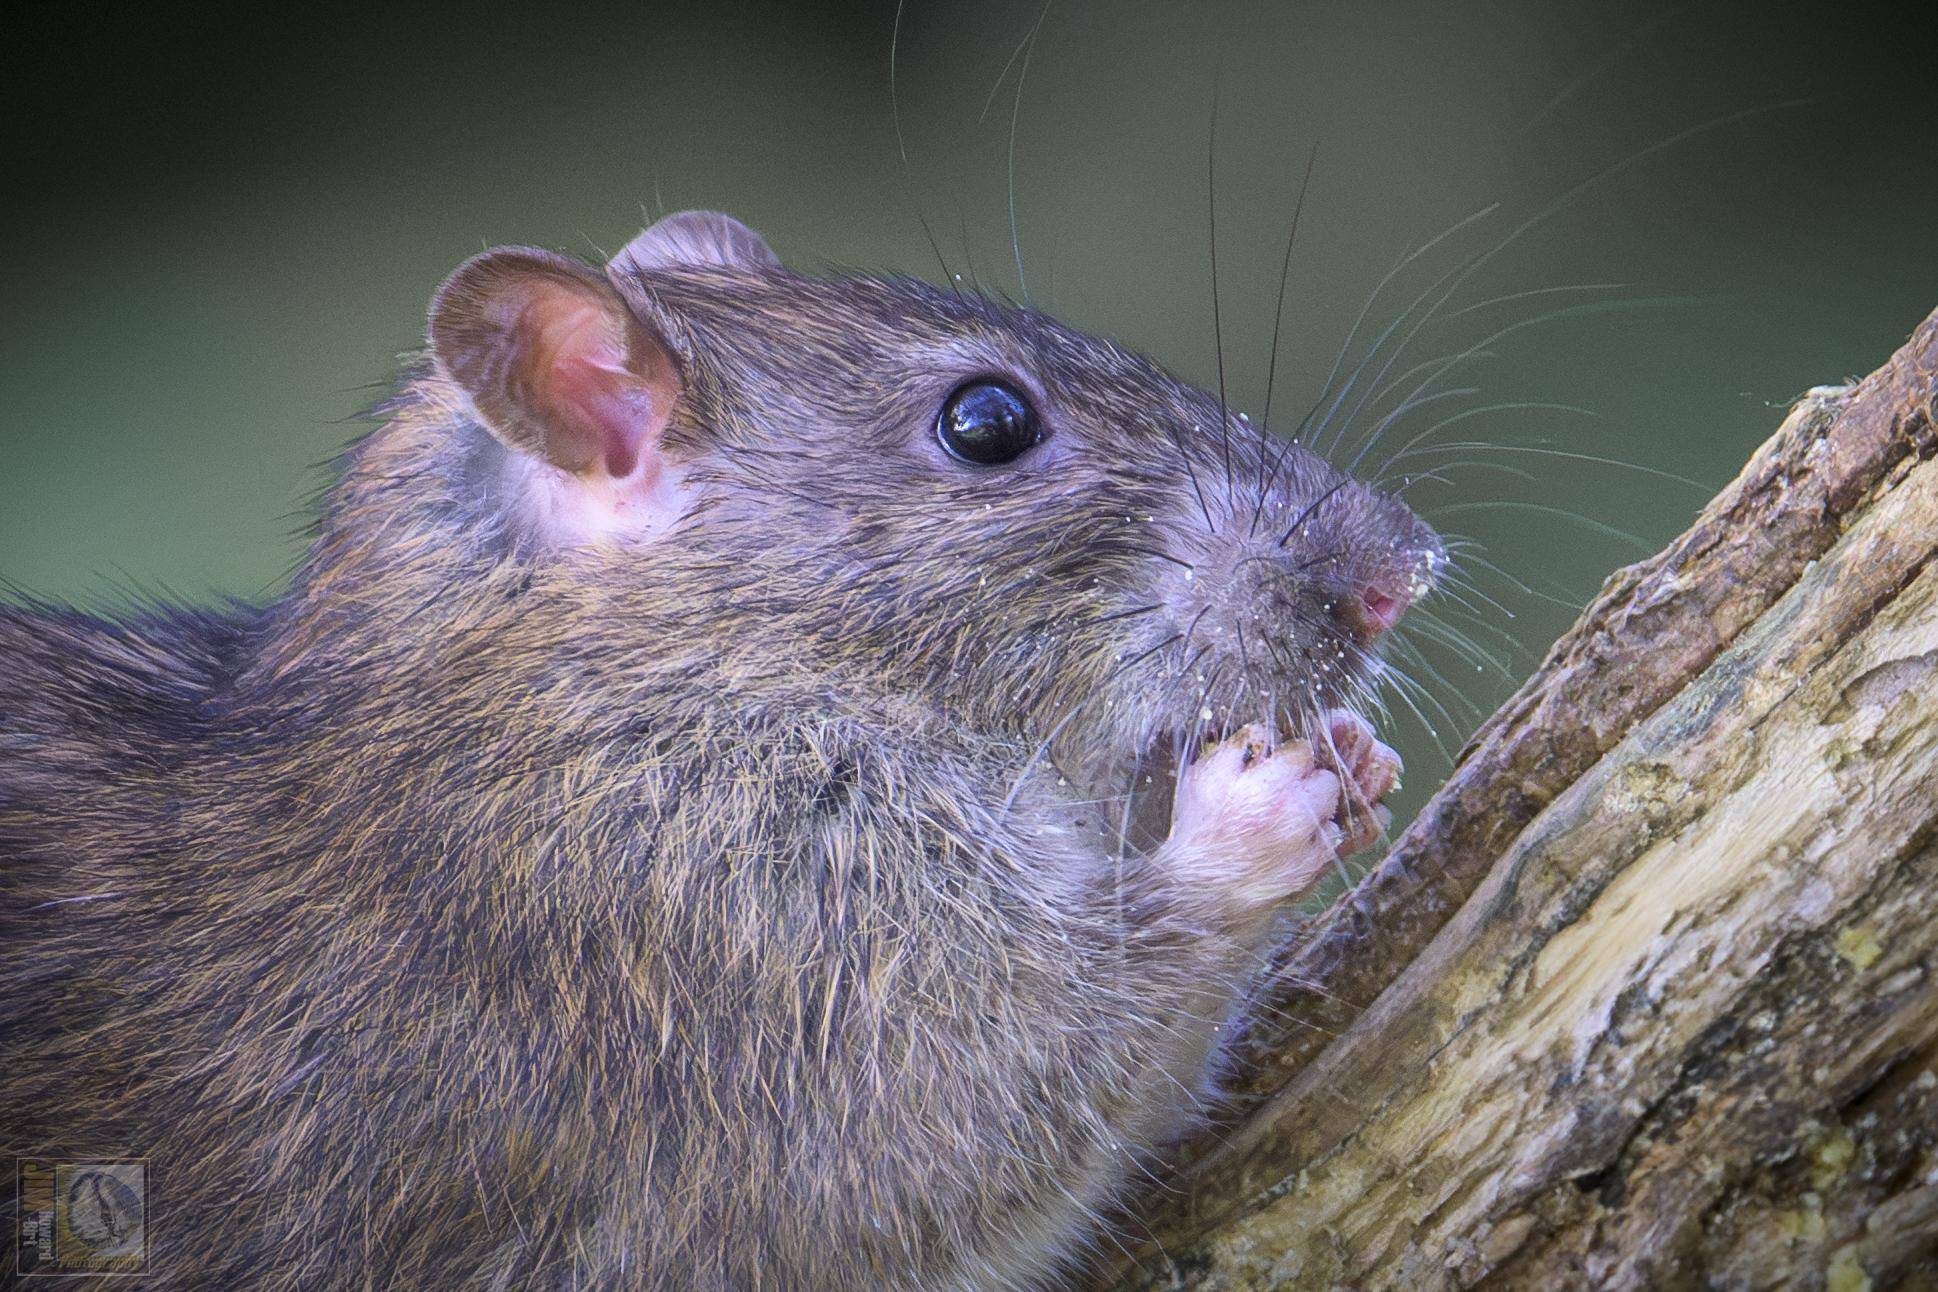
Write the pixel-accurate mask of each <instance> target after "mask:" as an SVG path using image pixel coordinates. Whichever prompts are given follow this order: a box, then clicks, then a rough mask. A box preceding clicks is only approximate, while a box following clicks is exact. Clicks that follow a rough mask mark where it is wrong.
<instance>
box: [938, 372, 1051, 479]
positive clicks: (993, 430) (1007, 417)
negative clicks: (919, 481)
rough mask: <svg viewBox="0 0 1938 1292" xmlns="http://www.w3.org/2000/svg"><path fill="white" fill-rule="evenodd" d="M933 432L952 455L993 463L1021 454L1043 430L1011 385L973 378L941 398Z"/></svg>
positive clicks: (989, 464) (964, 459) (967, 459)
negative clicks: (940, 405) (940, 409)
mask: <svg viewBox="0 0 1938 1292" xmlns="http://www.w3.org/2000/svg"><path fill="white" fill-rule="evenodd" d="M935 436H936V438H937V439H939V440H941V441H942V447H943V448H945V449H947V450H948V451H949V455H950V456H951V457H955V458H959V459H961V460H962V461H964V462H972V463H974V464H975V465H977V466H979V467H994V466H1001V465H1002V464H1003V463H1005V462H1011V461H1014V460H1015V459H1017V458H1019V457H1021V456H1022V455H1023V453H1024V451H1025V450H1027V449H1028V448H1029V447H1030V446H1031V445H1033V444H1035V443H1036V442H1037V441H1038V440H1040V439H1042V438H1043V432H1042V428H1041V427H1039V426H1038V425H1037V422H1036V414H1035V413H1033V412H1031V411H1030V406H1029V405H1028V404H1027V403H1025V402H1024V400H1023V397H1022V396H1021V395H1019V394H1017V393H1016V392H1015V391H1014V390H1012V389H1011V388H1010V387H1008V386H1005V385H1004V384H1003V383H1002V382H1000V381H972V382H969V383H967V384H965V385H962V386H958V387H956V390H955V393H954V394H952V395H950V396H949V397H948V398H947V399H946V400H944V401H942V411H941V413H940V414H938V415H937V417H936V419H935Z"/></svg>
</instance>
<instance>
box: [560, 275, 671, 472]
mask: <svg viewBox="0 0 1938 1292" xmlns="http://www.w3.org/2000/svg"><path fill="white" fill-rule="evenodd" d="M547 295H548V296H549V297H550V299H547V300H542V301H535V302H533V306H532V308H533V311H534V313H536V314H538V315H539V318H538V319H537V323H538V332H539V337H538V341H539V346H538V348H539V350H540V355H539V356H536V357H537V359H538V369H537V373H536V374H535V375H536V376H537V378H538V380H537V385H538V387H539V391H540V398H541V400H542V402H543V403H544V405H545V406H546V408H547V410H548V411H549V413H550V414H551V420H552V423H553V426H554V428H555V429H556V430H557V431H559V432H562V433H563V435H564V437H565V438H566V440H567V441H568V443H566V444H561V445H559V446H557V449H558V450H559V451H558V452H556V453H555V455H554V460H555V461H558V462H559V464H560V465H561V466H566V467H568V468H570V469H574V470H577V471H580V472H583V471H586V470H598V471H601V472H602V473H603V474H604V475H605V476H607V477H608V478H609V479H612V480H614V481H619V480H624V479H626V478H628V477H630V476H631V475H632V474H633V473H634V472H635V471H636V470H637V469H638V467H639V463H640V456H641V454H642V452H643V451H646V450H647V441H648V440H649V439H650V438H652V437H654V436H657V435H658V433H659V432H660V431H661V430H663V429H665V425H666V420H667V416H668V414H669V413H670V411H671V407H672V402H673V400H672V397H673V394H674V391H672V390H670V389H666V390H655V389H654V387H655V386H656V385H659V386H666V385H669V384H670V383H669V382H668V381H667V380H666V374H664V373H658V374H652V373H642V372H637V371H635V370H634V369H633V367H632V366H631V365H630V363H629V360H633V361H637V357H636V356H633V355H630V354H628V352H627V340H628V338H627V337H626V336H625V335H624V334H623V333H622V334H621V335H619V336H615V335H613V333H614V331H615V326H614V320H613V318H612V316H611V315H610V313H609V312H608V310H607V309H606V308H605V307H604V306H603V305H602V304H600V303H598V302H595V301H589V300H586V299H585V298H583V297H581V296H578V295H577V294H576V293H572V292H560V293H557V294H556V295H554V294H551V293H548V294H547ZM649 362H650V360H649ZM655 376H658V377H660V380H659V381H655V380H654V377H655Z"/></svg>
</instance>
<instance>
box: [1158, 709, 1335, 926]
mask: <svg viewBox="0 0 1938 1292" xmlns="http://www.w3.org/2000/svg"><path fill="white" fill-rule="evenodd" d="M1340 783H1341V782H1340V777H1339V776H1338V775H1337V774H1336V773H1335V772H1334V771H1330V770H1328V769H1327V768H1325V767H1323V766H1321V765H1320V763H1319V760H1318V758H1317V756H1316V755H1315V753H1314V751H1313V748H1312V746H1311V745H1308V744H1307V743H1306V742H1305V741H1284V742H1278V741H1275V740H1274V738H1273V736H1272V733H1271V732H1270V731H1268V730H1267V729H1266V728H1264V727H1260V726H1251V727H1246V728H1245V729H1243V730H1242V731H1240V732H1238V734H1236V735H1234V736H1232V737H1231V738H1230V739H1229V740H1226V741H1225V742H1224V743H1222V744H1220V745H1217V746H1215V747H1213V748H1212V749H1209V750H1207V751H1206V752H1205V753H1204V754H1203V755H1201V756H1200V757H1199V758H1198V760H1197V761H1196V762H1194V763H1192V764H1191V765H1190V766H1189V767H1186V768H1185V769H1184V771H1183V772H1182V773H1181V774H1180V775H1179V777H1178V792H1177V799H1176V801H1175V803H1174V805H1173V807H1172V810H1171V838H1170V841H1169V843H1168V844H1167V850H1168V851H1169V853H1170V860H1171V869H1172V874H1173V878H1174V879H1175V880H1176V881H1178V882H1180V883H1181V884H1183V885H1186V886H1189V887H1193V888H1196V889H1197V890H1198V891H1199V892H1201V893H1203V894H1204V895H1206V896H1212V895H1215V896H1216V897H1218V898H1220V899H1222V902H1223V903H1224V904H1225V905H1227V906H1229V907H1232V908H1236V909H1238V910H1241V911H1252V910H1256V909H1258V908H1261V907H1270V906H1272V905H1275V904H1277V903H1279V902H1281V901H1284V900H1285V899H1286V898H1288V897H1294V896H1296V895H1298V894H1300V893H1302V892H1304V891H1305V890H1306V889H1308V888H1310V887H1312V885H1313V884H1314V883H1316V882H1317V881H1318V879H1319V877H1320V876H1322V875H1323V874H1325V872H1326V870H1327V868H1328V867H1330V866H1331V865H1332V863H1333V860H1334V859H1335V858H1336V857H1337V856H1338V855H1339V853H1338V848H1339V843H1340V840H1341V839H1342V837H1343V836H1344V833H1345V832H1344V831H1343V830H1342V829H1341V827H1340V825H1339V823H1338V820H1337V819H1336V818H1338V817H1339V815H1340V812H1341V794H1340Z"/></svg>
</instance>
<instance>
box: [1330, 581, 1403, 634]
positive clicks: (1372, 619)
mask: <svg viewBox="0 0 1938 1292" xmlns="http://www.w3.org/2000/svg"><path fill="white" fill-rule="evenodd" d="M1411 604H1413V590H1412V587H1411V585H1410V583H1408V582H1402V581H1400V580H1397V579H1371V580H1368V581H1367V582H1365V583H1363V584H1361V585H1360V588H1359V591H1358V593H1357V594H1356V595H1353V596H1349V597H1345V598H1343V599H1342V600H1341V601H1340V602H1339V603H1338V606H1337V610H1336V613H1337V614H1338V616H1339V620H1340V622H1341V623H1343V624H1344V625H1345V626H1346V628H1347V629H1348V630H1349V631H1350V632H1351V633H1352V635H1353V636H1354V637H1357V638H1358V639H1359V640H1360V642H1361V643H1362V644H1364V645H1368V646H1370V645H1372V643H1373V641H1374V640H1375V639H1376V638H1378V637H1379V635H1380V634H1381V633H1383V632H1385V631H1386V630H1387V629H1389V628H1391V627H1392V626H1393V625H1394V624H1396V623H1398V622H1399V621H1400V616H1401V615H1403V614H1405V613H1406V608H1407V607H1408V606H1409V605H1411Z"/></svg>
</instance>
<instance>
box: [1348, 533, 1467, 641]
mask: <svg viewBox="0 0 1938 1292" xmlns="http://www.w3.org/2000/svg"><path fill="white" fill-rule="evenodd" d="M1415 527H1416V528H1417V529H1418V530H1419V531H1420V532H1419V533H1417V534H1416V535H1415V536H1414V538H1413V541H1412V543H1411V545H1409V546H1406V547H1404V548H1401V549H1396V551H1395V552H1394V554H1393V555H1394V556H1395V557H1397V558H1398V559H1396V560H1393V561H1390V562H1387V563H1384V564H1378V565H1375V567H1374V568H1372V569H1370V570H1367V571H1364V572H1359V573H1358V574H1357V577H1356V578H1355V579H1354V580H1353V584H1352V588H1351V591H1349V592H1348V594H1347V595H1346V596H1344V597H1341V598H1340V599H1339V600H1338V601H1337V602H1336V603H1335V604H1334V609H1333V613H1334V615H1335V617H1337V619H1338V620H1339V622H1340V624H1341V625H1342V626H1343V627H1344V628H1345V629H1346V631H1347V632H1349V633H1351V634H1352V636H1353V637H1354V639H1356V640H1357V641H1358V642H1359V644H1360V645H1362V646H1371V645H1372V644H1373V643H1374V642H1375V641H1377V640H1378V639H1379V638H1380V636H1381V635H1382V634H1384V633H1385V632H1386V631H1387V630H1388V629H1390V628H1392V627H1393V625H1394V624H1397V623H1398V622H1399V621H1400V616H1401V615H1404V614H1405V613H1406V611H1407V607H1409V606H1411V605H1412V604H1413V603H1414V602H1415V601H1418V600H1419V599H1420V598H1421V597H1423V596H1425V595H1426V594H1427V593H1428V592H1430V591H1431V590H1432V588H1433V584H1434V581H1435V580H1436V579H1437V578H1438V577H1439V574H1440V567H1441V566H1442V565H1443V564H1444V563H1445V561H1446V557H1445V554H1444V552H1443V550H1442V548H1441V546H1440V541H1439V539H1438V538H1437V537H1436V536H1435V535H1433V534H1432V533H1431V532H1430V531H1427V530H1426V527H1425V526H1424V525H1419V524H1418V523H1417V522H1416V526H1415Z"/></svg>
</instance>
